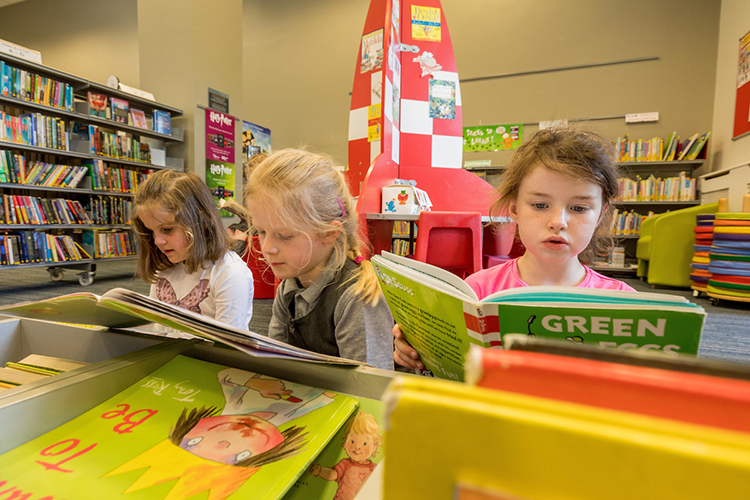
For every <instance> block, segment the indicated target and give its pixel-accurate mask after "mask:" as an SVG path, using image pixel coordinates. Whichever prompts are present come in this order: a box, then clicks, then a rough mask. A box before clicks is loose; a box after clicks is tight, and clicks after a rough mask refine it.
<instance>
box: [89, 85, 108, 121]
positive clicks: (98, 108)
mask: <svg viewBox="0 0 750 500" xmlns="http://www.w3.org/2000/svg"><path fill="white" fill-rule="evenodd" d="M86 95H87V98H88V102H89V114H90V115H91V116H98V117H99V118H108V117H107V96H105V95H104V94H98V93H96V92H91V91H89V92H88V93H87V94H86Z"/></svg>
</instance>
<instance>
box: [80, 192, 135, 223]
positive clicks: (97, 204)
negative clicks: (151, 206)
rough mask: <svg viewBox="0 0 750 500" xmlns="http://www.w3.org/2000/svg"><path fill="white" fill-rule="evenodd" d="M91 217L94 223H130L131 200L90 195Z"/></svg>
mask: <svg viewBox="0 0 750 500" xmlns="http://www.w3.org/2000/svg"><path fill="white" fill-rule="evenodd" d="M90 212H91V218H92V219H93V221H94V223H96V224H130V216H131V214H132V212H133V202H132V201H131V200H123V199H122V198H102V197H101V196H98V197H96V198H95V197H93V196H92V197H91V203H90Z"/></svg>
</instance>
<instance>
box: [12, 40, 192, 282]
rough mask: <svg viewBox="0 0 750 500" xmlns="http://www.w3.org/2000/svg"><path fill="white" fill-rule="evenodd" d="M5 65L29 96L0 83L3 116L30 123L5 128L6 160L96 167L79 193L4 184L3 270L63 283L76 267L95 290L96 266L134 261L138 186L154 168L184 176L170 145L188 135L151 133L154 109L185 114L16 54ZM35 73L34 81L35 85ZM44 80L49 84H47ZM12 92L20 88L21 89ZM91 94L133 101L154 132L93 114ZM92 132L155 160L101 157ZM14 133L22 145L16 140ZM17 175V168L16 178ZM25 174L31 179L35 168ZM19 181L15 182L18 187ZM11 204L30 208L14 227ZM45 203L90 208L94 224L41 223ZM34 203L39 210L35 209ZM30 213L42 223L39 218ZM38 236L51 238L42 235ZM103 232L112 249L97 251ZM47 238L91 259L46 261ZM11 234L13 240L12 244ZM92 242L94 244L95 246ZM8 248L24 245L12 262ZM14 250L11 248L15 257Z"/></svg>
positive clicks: (87, 211) (55, 187)
mask: <svg viewBox="0 0 750 500" xmlns="http://www.w3.org/2000/svg"><path fill="white" fill-rule="evenodd" d="M0 61H2V63H3V64H4V65H5V66H6V67H11V68H15V69H16V70H18V72H17V73H16V75H17V76H16V78H17V80H16V83H17V84H18V83H21V88H26V90H27V91H26V92H25V95H22V94H20V93H19V92H16V93H15V95H14V93H13V92H12V88H11V85H10V81H8V80H7V79H6V80H0V111H4V112H5V114H6V116H14V117H22V116H23V117H25V122H23V123H22V122H21V121H20V120H18V121H16V123H15V125H13V124H11V125H9V127H6V130H5V132H6V133H0V155H6V159H9V158H8V156H7V155H8V152H10V154H11V155H13V156H14V157H15V158H16V159H19V158H23V161H25V163H26V165H27V166H30V165H31V163H32V162H35V161H39V162H45V163H51V164H57V165H71V166H82V165H87V164H88V165H90V166H89V168H88V172H86V173H85V175H83V178H82V179H81V180H80V182H79V183H78V184H77V185H76V186H75V187H60V186H59V185H52V186H50V185H32V184H28V183H26V181H30V180H32V179H18V178H17V177H16V178H15V179H14V178H7V179H6V180H7V182H0V205H2V208H1V210H0V211H1V212H2V216H0V236H4V237H6V238H0V243H2V244H3V245H2V247H0V271H2V270H3V269H8V268H19V267H46V268H47V270H48V271H49V275H50V278H51V279H52V280H54V281H58V280H60V279H62V278H63V269H73V270H77V271H81V273H80V275H79V283H80V284H81V285H83V286H86V285H89V284H91V283H92V282H93V278H94V275H95V273H96V265H97V264H98V263H101V262H108V261H111V260H115V259H133V258H135V240H134V238H133V234H132V228H131V226H130V224H129V220H128V219H129V217H128V215H129V212H130V208H132V199H133V191H134V187H135V185H137V182H142V180H143V179H144V178H145V177H147V176H148V175H149V174H150V173H152V172H154V171H156V170H160V169H167V168H168V169H173V170H184V162H183V159H182V158H173V157H169V156H167V151H168V146H169V145H170V144H175V143H179V142H182V141H183V134H182V130H181V129H179V128H176V127H174V126H172V129H171V133H170V134H163V133H159V132H156V131H154V130H153V112H154V110H160V111H165V112H168V113H169V114H170V117H171V118H172V119H173V118H175V117H178V116H180V115H182V111H181V110H179V109H176V108H173V107H170V106H167V105H164V104H160V103H156V102H152V101H149V100H147V99H143V98H140V97H137V96H133V95H130V94H127V93H124V92H121V91H119V90H117V89H113V88H110V87H106V86H104V85H101V84H97V83H94V82H90V81H88V80H85V79H83V78H79V77H77V76H74V75H70V74H67V73H64V72H61V71H59V70H56V69H53V68H50V67H47V66H42V65H40V64H36V63H33V62H29V61H26V60H23V59H19V58H16V57H13V56H10V55H6V54H0ZM20 71H23V72H26V73H25V74H23V73H20ZM29 75H34V76H33V81H32V79H31V78H32V77H29ZM37 75H38V78H37ZM43 78H46V79H48V80H47V81H48V82H51V83H47V85H45V84H44V83H45V80H42V79H43ZM32 82H33V83H32ZM14 87H15V89H18V88H19V85H15V86H14ZM38 88H44V89H45V90H46V91H47V95H48V97H49V96H51V98H45V99H43V98H42V96H41V94H40V93H38V92H34V93H33V94H31V92H29V91H30V90H31V89H38ZM88 92H95V93H97V94H101V95H104V96H106V97H107V100H109V99H110V98H118V99H122V100H124V101H127V102H128V103H129V107H130V108H131V109H138V110H141V111H143V112H144V114H145V116H146V118H147V121H148V126H149V128H148V129H143V128H139V127H135V126H133V125H130V124H126V123H121V122H116V121H114V120H111V119H109V118H102V117H98V116H92V115H90V114H89V105H88V101H87V95H88ZM42 126H44V128H42ZM90 126H94V127H97V130H99V131H101V132H104V133H107V134H111V136H110V137H116V136H118V134H119V136H120V139H117V141H121V143H124V144H128V145H129V146H130V147H131V148H134V147H137V146H138V145H139V144H146V145H148V154H149V157H150V158H149V161H140V160H136V159H132V158H128V157H126V156H124V155H121V156H119V157H114V156H105V155H102V154H97V153H96V152H94V149H93V148H92V140H95V139H94V138H93V137H92V136H90V135H89V133H90V132H92V131H93V130H92V129H91V127H90ZM14 127H15V130H13V128H14ZM84 131H85V132H86V134H84V133H83V132H84ZM32 134H33V135H34V137H33V138H32V137H31V135H32ZM14 135H15V138H16V140H14V139H13V137H14ZM97 135H98V134H97ZM138 149H139V151H141V152H142V151H145V147H144V148H143V149H141V148H140V147H139V148H138ZM131 156H135V155H131ZM19 161H20V160H19ZM0 168H2V163H0ZM9 168H10V167H9ZM17 170H18V166H16V173H18V172H17ZM95 171H96V173H99V174H101V173H104V174H105V177H104V181H105V182H100V181H99V180H97V181H96V182H95V181H94V179H93V177H92V176H93V175H94V173H95ZM8 173H9V172H8ZM26 173H27V174H28V173H31V168H29V171H28V172H26ZM14 180H15V181H16V182H13V181H14ZM21 181H24V182H21ZM110 181H111V182H110ZM9 197H13V198H9ZM6 200H7V201H9V202H10V200H14V201H15V202H17V206H18V207H19V208H18V209H17V210H21V211H22V210H23V209H24V208H25V209H26V210H27V212H26V217H25V218H24V216H23V215H22V214H19V213H18V211H17V210H13V212H15V213H16V220H15V221H13V220H12V215H11V214H9V213H8V212H10V211H11V210H9V209H10V203H9V204H8V207H7V208H6V206H5V201H6ZM35 200H36V201H35ZM42 200H70V201H72V202H74V201H77V202H79V203H80V206H81V207H83V208H84V210H85V214H86V216H87V217H88V219H89V222H86V221H85V220H84V221H83V222H81V220H83V218H81V217H79V218H78V219H79V220H72V222H73V223H49V221H47V223H45V222H44V221H43V220H40V219H43V217H39V215H41V214H40V213H39V211H38V207H39V205H40V204H47V203H48V202H47V201H42ZM37 201H38V204H37ZM65 203H67V202H65ZM32 204H33V206H30V205H32ZM34 206H35V207H37V208H34ZM30 214H32V215H35V216H36V217H35V218H33V217H31V216H30ZM67 215H68V216H71V215H74V214H71V213H68V214H67ZM19 216H20V217H19ZM6 217H7V218H6ZM63 218H64V217H63ZM26 219H28V220H26ZM72 219H75V217H72ZM38 233H42V234H43V235H45V236H44V237H40V235H39V234H38ZM100 234H101V235H103V237H102V238H101V240H102V242H106V243H107V245H109V246H108V247H107V248H98V246H99V245H98V243H99V240H100V237H99V235H100ZM47 235H53V236H58V237H62V239H66V238H65V236H69V237H70V241H72V242H74V243H77V244H78V245H80V247H81V248H83V249H84V250H85V251H86V252H88V254H89V256H90V258H87V257H86V256H85V254H84V253H83V252H80V251H79V253H80V255H81V256H82V257H83V258H81V259H77V258H73V259H69V260H61V259H59V257H58V260H56V261H55V260H54V258H51V257H50V254H49V253H47V254H46V255H43V254H44V253H45V252H44V251H43V248H41V247H42V246H43V245H44V244H45V243H42V240H43V239H46V238H47ZM9 236H10V237H11V238H7V237H9ZM15 236H18V238H15ZM29 237H31V239H29ZM14 241H15V243H14ZM92 242H96V243H94V244H93V245H90V243H92ZM6 243H11V245H13V246H14V247H15V246H17V247H18V248H17V250H18V252H17V255H16V253H14V255H13V256H9V254H8V252H9V249H7V248H5V244H6ZM37 243H38V244H37ZM47 243H49V241H48V242H47ZM125 243H127V244H125ZM124 244H125V245H124ZM74 246H75V245H74ZM95 247H97V248H95ZM12 250H13V249H12V248H11V250H10V251H12Z"/></svg>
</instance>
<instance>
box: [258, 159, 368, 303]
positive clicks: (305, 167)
mask: <svg viewBox="0 0 750 500" xmlns="http://www.w3.org/2000/svg"><path fill="white" fill-rule="evenodd" d="M244 198H245V201H246V202H247V201H248V200H251V199H252V200H253V201H255V202H257V203H262V204H263V205H265V206H272V207H273V211H274V215H275V216H276V217H278V218H279V220H281V221H283V224H284V225H286V226H287V227H290V228H295V229H297V230H300V231H308V232H314V233H316V234H319V235H324V234H326V233H327V232H328V231H331V230H338V229H341V231H340V232H339V235H338V237H337V238H336V241H335V242H334V243H333V247H334V258H333V262H332V264H331V268H333V269H341V268H342V267H343V266H344V264H345V263H346V259H352V260H354V259H356V258H357V257H360V247H361V245H362V239H361V238H360V236H359V226H358V224H359V221H358V220H357V213H356V211H355V206H354V199H353V198H352V196H351V194H350V193H349V188H348V187H347V185H346V181H345V180H344V175H343V174H342V173H341V172H340V171H339V169H338V167H337V166H336V164H335V163H334V161H333V159H332V158H330V157H328V156H325V155H319V154H315V153H311V152H309V151H303V150H299V149H284V150H281V151H277V152H275V153H273V154H271V155H269V156H268V157H266V158H265V159H264V160H263V161H262V162H260V163H259V164H257V165H255V166H253V167H252V169H251V172H248V180H247V184H246V185H245V193H244ZM250 215H251V217H252V214H250ZM334 222H336V223H338V224H340V226H339V225H337V224H334ZM355 279H356V280H357V282H356V283H355V284H354V285H353V290H354V292H355V293H357V294H359V296H360V297H361V298H362V299H363V300H364V301H365V302H366V303H368V304H371V305H374V304H377V302H378V300H379V298H380V297H381V295H382V294H381V292H380V286H378V281H377V278H376V276H375V271H374V270H373V268H372V265H371V264H370V263H369V262H361V263H360V266H359V271H358V272H357V274H356V275H355Z"/></svg>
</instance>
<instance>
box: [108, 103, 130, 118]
mask: <svg viewBox="0 0 750 500" xmlns="http://www.w3.org/2000/svg"><path fill="white" fill-rule="evenodd" d="M109 101H110V103H111V105H112V120H114V121H116V122H119V123H125V124H127V123H128V115H129V110H130V105H129V104H128V101H125V100H123V99H118V98H116V97H110V99H109Z"/></svg>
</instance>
